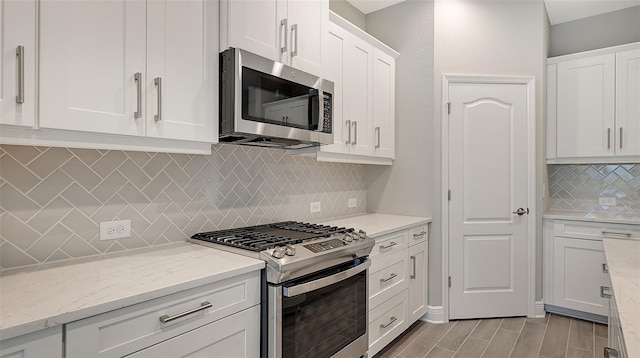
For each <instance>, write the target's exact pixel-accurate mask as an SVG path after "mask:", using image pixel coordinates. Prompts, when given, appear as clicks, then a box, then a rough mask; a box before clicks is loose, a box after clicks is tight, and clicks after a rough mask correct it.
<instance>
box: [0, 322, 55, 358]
mask: <svg viewBox="0 0 640 358" xmlns="http://www.w3.org/2000/svg"><path fill="white" fill-rule="evenodd" d="M0 357H2V358H17V357H27V358H29V357H38V358H44V357H46V358H58V357H63V352H62V326H55V327H51V328H47V329H43V330H40V331H36V332H32V333H28V334H25V335H23V336H18V337H14V338H11V339H6V340H4V341H1V342H0Z"/></svg>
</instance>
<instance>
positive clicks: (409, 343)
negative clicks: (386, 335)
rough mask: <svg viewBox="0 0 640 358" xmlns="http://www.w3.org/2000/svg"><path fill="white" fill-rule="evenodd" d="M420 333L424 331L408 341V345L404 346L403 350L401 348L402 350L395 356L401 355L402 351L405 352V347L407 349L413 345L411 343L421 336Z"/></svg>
mask: <svg viewBox="0 0 640 358" xmlns="http://www.w3.org/2000/svg"><path fill="white" fill-rule="evenodd" d="M422 322H424V321H422ZM427 324H428V323H427ZM423 327H426V325H424V326H423ZM420 334H422V332H420V333H419V334H417V335H416V336H415V337H413V339H412V340H411V341H408V342H407V345H406V346H405V347H404V348H402V350H401V351H400V352H398V353H397V354H396V355H395V356H396V357H397V356H398V355H400V353H402V352H404V351H405V349H407V348H408V347H409V346H410V345H411V343H413V342H414V341H415V340H416V339H418V337H419V336H420ZM398 337H399V336H398Z"/></svg>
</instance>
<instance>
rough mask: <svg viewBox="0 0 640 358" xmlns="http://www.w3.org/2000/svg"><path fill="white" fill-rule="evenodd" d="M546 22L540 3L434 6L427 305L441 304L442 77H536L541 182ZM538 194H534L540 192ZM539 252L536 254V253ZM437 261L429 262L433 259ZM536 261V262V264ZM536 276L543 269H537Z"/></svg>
mask: <svg viewBox="0 0 640 358" xmlns="http://www.w3.org/2000/svg"><path fill="white" fill-rule="evenodd" d="M547 24H548V22H547V18H546V13H545V10H544V5H543V3H542V2H541V1H516V2H509V1H482V2H471V1H468V2H452V1H437V2H436V3H435V48H434V53H435V75H434V79H435V81H434V82H435V104H436V105H435V128H434V129H433V130H434V132H435V133H436V135H435V136H434V139H435V140H434V146H435V147H434V148H435V152H436V155H435V158H436V163H435V166H434V167H433V168H434V178H435V182H436V185H435V187H436V193H437V194H436V195H435V196H434V226H433V229H434V230H433V235H432V236H431V241H430V243H429V245H430V246H429V250H430V251H431V253H433V252H434V251H435V253H436V255H430V256H429V259H430V260H432V261H431V262H430V263H429V268H430V270H431V272H430V274H429V279H430V283H429V289H430V291H429V304H430V305H432V306H438V305H441V304H442V302H441V301H442V290H441V271H440V267H441V261H440V256H441V254H440V253H441V227H440V221H441V210H440V206H441V204H442V203H441V200H440V195H439V193H441V192H442V190H444V188H443V183H442V181H441V179H440V178H441V161H442V151H441V145H442V139H441V137H440V136H439V135H438V134H439V133H441V126H442V121H441V110H440V109H441V106H440V105H438V104H440V103H441V102H442V89H441V86H442V80H441V78H442V75H443V74H446V73H455V74H497V75H524V76H535V78H536V121H537V128H536V130H537V133H536V134H537V138H538V141H537V143H536V148H537V167H538V171H537V173H536V182H537V183H541V182H542V169H541V168H542V167H543V165H544V153H543V147H544V146H543V144H544V136H543V133H544V132H543V128H544V125H543V124H544V122H543V121H544V118H545V115H544V93H545V90H544V89H545V74H544V70H545V68H546V60H545V59H546V44H545V27H546V26H547ZM539 191H540V190H539V189H538V190H536V192H539ZM537 197H538V198H539V199H538V203H537V204H538V207H537V209H538V210H537V212H536V214H537V215H538V217H540V215H541V212H542V210H543V209H544V208H543V207H542V200H541V195H537ZM540 223H541V221H540V220H539V219H538V234H537V239H538V242H537V243H538V245H537V246H538V248H539V249H540V248H541V247H542V246H541V245H540V240H541V238H542V228H541V226H540ZM541 254H542V253H541V252H538V255H541ZM436 260H437V262H434V261H436ZM540 262H541V261H539V260H538V263H540ZM434 271H436V272H434ZM537 275H538V277H541V276H542V267H541V265H538V267H537ZM537 286H538V290H537V291H538V292H537V294H536V298H537V299H540V297H541V295H542V292H541V282H538V285H537Z"/></svg>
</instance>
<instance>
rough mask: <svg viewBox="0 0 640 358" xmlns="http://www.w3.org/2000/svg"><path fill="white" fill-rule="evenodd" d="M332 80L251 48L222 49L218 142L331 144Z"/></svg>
mask: <svg viewBox="0 0 640 358" xmlns="http://www.w3.org/2000/svg"><path fill="white" fill-rule="evenodd" d="M332 95H333V82H330V81H327V80H324V79H322V78H320V77H318V76H314V75H311V74H309V73H306V72H303V71H300V70H297V69H295V68H292V67H289V66H287V65H284V64H282V63H279V62H275V61H273V60H269V59H266V58H264V57H261V56H258V55H255V54H253V53H250V52H247V51H244V50H240V49H235V48H229V49H228V50H226V51H224V52H222V53H221V54H220V118H219V121H220V123H219V124H220V126H219V132H220V143H236V144H247V145H254V146H263V147H280V148H287V149H297V148H304V147H310V146H316V145H321V144H333V115H332V113H333V110H332V108H333V106H332Z"/></svg>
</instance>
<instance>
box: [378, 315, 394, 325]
mask: <svg viewBox="0 0 640 358" xmlns="http://www.w3.org/2000/svg"><path fill="white" fill-rule="evenodd" d="M396 320H397V318H395V317H394V316H391V319H389V322H387V323H383V324H381V325H380V328H387V327H389V326H390V325H391V324H392V323H393V322H395V321H396Z"/></svg>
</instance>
